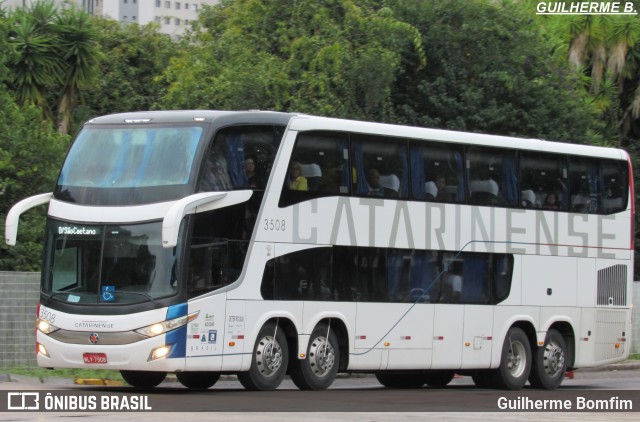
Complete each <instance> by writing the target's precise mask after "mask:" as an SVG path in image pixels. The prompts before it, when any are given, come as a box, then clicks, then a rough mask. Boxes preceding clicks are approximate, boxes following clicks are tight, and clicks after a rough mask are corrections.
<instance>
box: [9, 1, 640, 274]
mask: <svg viewBox="0 0 640 422" xmlns="http://www.w3.org/2000/svg"><path fill="white" fill-rule="evenodd" d="M537 3H538V2H537V1H533V0H519V1H518V0H511V1H510V0H502V1H489V0H467V1H458V0H422V1H415V0H324V1H317V0H222V1H221V2H220V4H218V5H216V6H213V7H204V8H203V9H202V10H201V13H200V18H199V19H198V21H196V22H193V23H192V28H191V30H190V31H189V33H188V34H187V35H186V36H185V37H183V38H182V39H180V40H175V39H171V38H169V37H167V36H165V35H162V34H160V33H158V31H157V27H155V26H154V25H149V26H145V27H139V26H137V25H121V24H119V23H116V22H114V21H110V20H106V19H101V18H93V17H90V16H88V15H86V14H84V13H83V12H81V11H78V10H74V9H64V10H56V9H55V8H54V7H53V6H52V4H51V3H50V2H48V1H41V2H39V3H37V4H36V5H35V6H33V7H32V8H29V9H27V10H21V9H17V10H15V11H13V12H11V13H8V12H0V219H1V220H3V221H4V217H5V214H6V212H7V211H8V209H9V208H10V207H11V206H12V205H13V204H15V203H16V202H17V201H18V200H20V199H22V198H24V197H27V196H29V195H33V194H36V193H41V192H48V191H51V189H52V187H53V185H54V181H55V178H56V176H57V172H58V169H59V167H60V165H61V162H62V160H63V158H64V152H65V151H66V149H67V147H68V144H69V142H70V136H69V134H74V133H75V132H76V131H77V130H78V128H79V127H80V125H81V124H82V122H83V121H85V120H87V119H89V118H91V117H93V116H96V115H102V114H108V113H112V112H121V111H133V110H145V109H198V108H207V109H273V110H281V111H298V112H304V113H312V114H318V115H326V116H333V117H343V118H353V119H364V120H371V121H382V122H391V123H400V124H411V125H418V126H428V127H436V128H445V129H455V130H465V131H472V132H484V133H492V134H505V135H514V136H520V137H536V138H544V139H549V140H558V141H565V142H579V143H589V144H597V145H607V146H617V147H623V148H625V149H627V150H628V151H630V153H631V154H632V156H633V157H634V162H638V160H637V159H636V157H637V156H638V152H640V142H639V139H640V120H639V117H640V43H639V41H640V17H639V16H638V15H633V16H573V17H569V16H537V15H536V13H535V7H536V5H537ZM638 6H640V5H638ZM638 9H640V7H639V8H638ZM639 173H640V170H636V174H639ZM637 185H638V184H637ZM638 191H640V189H639V190H638ZM639 194H640V192H639ZM43 215H44V210H43V209H40V210H32V211H30V212H28V213H26V214H25V215H24V216H23V217H22V219H21V223H20V231H19V239H18V242H19V243H18V246H17V247H15V248H11V249H7V248H6V246H5V245H4V244H1V245H0V270H37V269H39V266H40V262H39V261H40V249H41V243H42V242H41V237H42V224H43ZM636 243H637V244H640V242H636Z"/></svg>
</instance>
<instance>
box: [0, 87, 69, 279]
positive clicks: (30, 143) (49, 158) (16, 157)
mask: <svg viewBox="0 0 640 422" xmlns="http://www.w3.org/2000/svg"><path fill="white" fill-rule="evenodd" d="M67 145H68V138H67V137H65V136H61V135H58V134H57V133H56V131H55V129H54V128H53V127H52V126H51V124H50V123H49V122H47V121H43V120H42V110H41V109H40V108H39V107H35V106H34V105H32V104H31V103H26V104H24V105H23V106H18V105H17V104H16V103H15V102H14V101H13V99H12V98H11V96H10V95H9V94H8V93H7V92H6V91H4V90H0V221H2V222H4V221H5V218H6V215H7V213H8V211H9V209H10V208H11V207H12V206H13V205H15V204H16V203H17V202H18V201H20V200H21V199H24V198H25V197H28V196H31V195H35V194H38V193H44V192H50V191H51V190H52V189H53V186H54V184H55V178H56V176H57V174H58V170H59V167H60V165H61V163H62V159H63V158H64V151H65V150H66V147H67ZM45 214H46V208H45V207H40V208H38V209H34V210H32V211H29V212H27V213H25V214H24V215H23V216H22V217H21V219H20V230H19V236H18V244H17V245H16V246H15V247H12V248H8V247H7V246H6V244H5V243H4V242H0V271H37V270H39V268H40V257H41V254H42V233H43V232H44V222H45V218H44V216H45Z"/></svg>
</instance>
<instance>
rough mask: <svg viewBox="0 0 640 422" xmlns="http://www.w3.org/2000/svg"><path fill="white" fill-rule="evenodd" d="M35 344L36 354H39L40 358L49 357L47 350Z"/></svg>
mask: <svg viewBox="0 0 640 422" xmlns="http://www.w3.org/2000/svg"><path fill="white" fill-rule="evenodd" d="M37 344H38V353H40V354H41V355H42V356H46V357H49V352H47V348H46V347H44V345H42V344H40V343H37Z"/></svg>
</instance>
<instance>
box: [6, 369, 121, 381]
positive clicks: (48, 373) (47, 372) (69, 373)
mask: <svg viewBox="0 0 640 422" xmlns="http://www.w3.org/2000/svg"><path fill="white" fill-rule="evenodd" d="M0 372H4V373H7V374H14V375H27V376H30V377H36V378H40V379H42V378H71V379H76V378H99V379H108V380H112V381H124V380H123V379H122V376H121V375H120V372H119V371H112V370H108V369H45V368H7V369H0Z"/></svg>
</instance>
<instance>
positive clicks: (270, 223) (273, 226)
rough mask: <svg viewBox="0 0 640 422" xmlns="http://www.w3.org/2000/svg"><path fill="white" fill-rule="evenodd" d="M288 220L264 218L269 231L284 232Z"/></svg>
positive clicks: (265, 226) (265, 227) (266, 228)
mask: <svg viewBox="0 0 640 422" xmlns="http://www.w3.org/2000/svg"><path fill="white" fill-rule="evenodd" d="M285 227H286V221H285V220H278V219H274V218H272V219H268V218H265V219H264V229H265V230H267V231H276V232H283V231H285Z"/></svg>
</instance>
